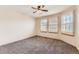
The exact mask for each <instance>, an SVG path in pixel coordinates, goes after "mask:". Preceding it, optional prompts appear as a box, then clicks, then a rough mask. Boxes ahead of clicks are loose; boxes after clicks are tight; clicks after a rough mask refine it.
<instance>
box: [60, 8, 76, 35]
mask: <svg viewBox="0 0 79 59" xmlns="http://www.w3.org/2000/svg"><path fill="white" fill-rule="evenodd" d="M68 12H69V13H72V20H73V22H72V23H73V24H72V27H73V29H72V30H73V32H72V33H70V32H69V33H67V32H62V15H65V14H69V13H68ZM75 15H76V14H75V9H70V10H66V11H64V12H62V13H61V33H62V34H64V35H69V36H75V22H76V16H75ZM70 16H71V15H70Z"/></svg>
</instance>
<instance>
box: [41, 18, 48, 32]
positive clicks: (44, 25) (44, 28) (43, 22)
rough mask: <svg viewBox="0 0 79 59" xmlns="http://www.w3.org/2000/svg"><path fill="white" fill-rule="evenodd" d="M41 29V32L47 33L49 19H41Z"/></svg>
mask: <svg viewBox="0 0 79 59" xmlns="http://www.w3.org/2000/svg"><path fill="white" fill-rule="evenodd" d="M40 23H41V24H40V26H41V27H40V28H41V31H44V32H46V31H47V19H46V18H41V22H40Z"/></svg>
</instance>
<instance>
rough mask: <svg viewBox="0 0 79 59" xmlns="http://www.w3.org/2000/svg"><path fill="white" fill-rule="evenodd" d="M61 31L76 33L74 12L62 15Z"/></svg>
mask: <svg viewBox="0 0 79 59" xmlns="http://www.w3.org/2000/svg"><path fill="white" fill-rule="evenodd" d="M61 32H62V33H64V34H69V35H74V12H73V11H68V12H66V13H64V14H63V15H62V16H61Z"/></svg>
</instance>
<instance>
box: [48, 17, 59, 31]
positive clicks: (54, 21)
mask: <svg viewBox="0 0 79 59" xmlns="http://www.w3.org/2000/svg"><path fill="white" fill-rule="evenodd" d="M49 32H58V18H57V16H52V17H50V19H49Z"/></svg>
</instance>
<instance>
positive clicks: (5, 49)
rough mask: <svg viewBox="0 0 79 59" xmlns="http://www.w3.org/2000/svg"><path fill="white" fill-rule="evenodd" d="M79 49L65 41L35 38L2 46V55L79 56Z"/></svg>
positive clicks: (0, 49)
mask: <svg viewBox="0 0 79 59" xmlns="http://www.w3.org/2000/svg"><path fill="white" fill-rule="evenodd" d="M78 53H79V52H78V51H77V49H76V48H75V47H73V46H71V45H69V44H67V43H65V42H63V41H60V40H55V39H50V38H45V37H40V36H35V37H32V38H28V39H24V40H21V41H17V42H14V43H11V44H7V45H4V46H0V54H78Z"/></svg>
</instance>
